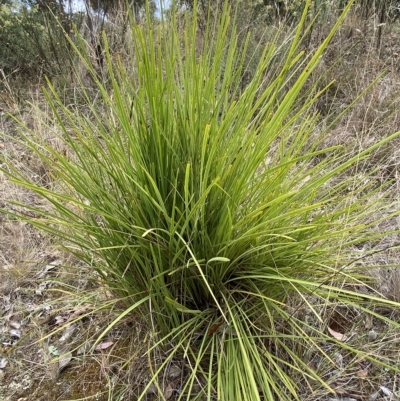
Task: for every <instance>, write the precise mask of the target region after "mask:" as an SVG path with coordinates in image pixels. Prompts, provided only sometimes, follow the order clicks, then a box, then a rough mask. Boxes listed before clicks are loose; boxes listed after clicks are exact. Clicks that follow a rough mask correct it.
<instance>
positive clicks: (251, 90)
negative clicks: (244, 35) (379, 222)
mask: <svg viewBox="0 0 400 401" xmlns="http://www.w3.org/2000/svg"><path fill="white" fill-rule="evenodd" d="M351 3H352V2H350V3H349V5H348V6H347V7H346V9H345V11H344V13H343V14H342V16H341V17H340V18H339V19H338V21H337V23H336V24H335V26H334V27H333V29H332V31H331V32H330V33H329V35H328V36H327V38H326V39H325V40H324V41H323V43H322V44H321V46H320V47H319V48H318V49H316V51H315V52H314V53H313V54H312V55H310V56H308V57H306V56H305V55H304V54H303V53H302V52H301V51H300V49H299V46H300V44H301V42H302V39H303V33H304V32H306V31H307V30H306V29H305V26H304V21H305V19H306V16H307V9H305V11H304V13H303V15H302V18H301V20H300V22H299V25H298V27H297V30H296V32H295V33H294V36H293V39H292V44H291V47H290V50H289V51H288V52H287V57H286V60H285V62H284V63H283V64H282V67H281V70H280V71H279V73H278V74H277V75H276V76H275V77H274V78H271V77H270V75H269V74H268V69H269V67H270V64H271V60H273V59H274V55H275V54H276V52H277V51H278V50H279V49H277V46H276V44H275V43H274V42H271V43H269V44H268V45H267V46H265V49H264V51H263V53H262V55H261V57H260V61H259V63H258V65H257V68H256V70H255V73H254V76H253V77H252V78H251V80H250V82H249V83H248V84H247V86H246V87H245V88H242V82H241V78H242V74H243V71H244V69H245V67H246V65H245V59H246V57H245V55H246V44H247V43H248V41H244V43H243V47H242V48H238V45H237V37H238V36H237V33H236V31H235V28H234V26H235V24H234V23H231V18H234V16H233V17H231V13H230V10H229V8H228V6H227V4H225V5H224V8H223V10H222V12H221V15H220V16H219V18H217V23H215V22H213V23H209V24H208V25H207V27H206V30H205V33H204V37H203V38H202V40H201V41H198V40H197V39H198V36H197V34H198V32H197V20H196V13H195V12H194V13H193V14H190V13H187V16H186V20H185V23H184V27H183V28H182V29H181V28H179V26H178V25H177V24H176V23H175V19H174V15H173V14H172V18H171V20H169V22H168V23H160V24H159V25H158V26H156V27H153V26H152V25H151V22H150V21H149V23H148V25H147V26H144V27H143V26H140V25H137V24H135V23H133V22H132V25H131V28H132V36H133V38H134V44H135V48H134V57H133V58H132V64H131V65H128V66H124V65H122V63H120V62H119V61H118V60H114V59H112V57H111V55H110V51H109V49H108V47H107V40H106V37H104V42H105V56H106V66H107V73H108V76H109V80H108V82H107V84H104V83H103V82H102V81H101V80H100V78H99V76H98V75H97V74H96V71H94V69H93V67H92V66H91V63H90V59H89V56H88V55H87V53H85V51H84V50H82V49H84V42H83V41H82V42H81V45H82V46H81V47H80V48H79V49H77V51H78V53H79V54H80V57H81V60H82V61H83V62H84V63H86V67H87V68H88V69H89V71H90V72H91V74H92V77H93V79H94V81H95V82H96V85H97V88H98V91H99V98H100V99H101V102H99V101H98V100H96V102H95V101H93V100H92V99H91V98H90V96H89V95H87V102H88V105H89V108H88V111H86V112H85V113H83V112H80V111H79V109H74V108H71V107H67V106H65V105H64V104H63V102H62V100H61V98H60V97H59V96H58V94H57V93H56V91H55V90H54V89H53V88H52V86H51V85H49V87H48V89H47V90H46V96H47V100H48V103H49V105H50V107H51V113H47V114H46V115H44V116H43V123H46V124H48V127H49V130H50V129H53V135H54V136H55V137H57V138H58V139H59V140H61V141H62V142H63V144H64V145H63V150H62V151H60V150H59V149H60V148H55V147H53V146H52V145H51V141H43V140H41V138H39V137H37V136H35V133H34V132H30V133H28V134H26V135H24V136H23V139H22V141H23V142H24V143H25V144H26V146H28V148H30V149H31V150H32V151H33V152H34V153H36V155H38V156H39V157H40V158H41V159H42V160H43V163H44V164H45V165H47V166H48V168H49V173H48V174H49V176H51V177H52V179H53V183H52V185H46V186H45V187H43V186H41V185H40V184H37V183H34V182H32V181H31V179H30V178H29V177H27V176H24V174H23V172H21V171H19V170H18V169H16V168H13V166H12V161H11V162H9V163H8V169H7V170H6V172H7V174H8V175H9V176H10V177H11V178H12V180H13V181H14V182H15V183H17V184H19V185H21V186H23V187H25V188H28V189H30V190H32V191H34V192H36V193H37V194H39V195H40V196H41V197H43V198H45V199H46V200H48V201H49V202H50V203H51V204H52V205H53V209H52V210H50V211H49V210H48V209H47V210H43V209H42V208H40V207H34V206H32V207H30V209H32V210H34V211H35V213H36V214H39V215H40V216H41V217H40V218H33V219H29V218H26V217H24V216H23V215H22V216H19V217H20V218H23V219H24V218H25V219H27V220H28V221H29V222H30V223H31V224H33V225H35V226H36V227H39V228H40V229H43V230H45V231H47V232H48V233H51V234H52V235H54V236H55V238H57V241H59V242H60V243H62V244H63V245H64V246H65V247H66V248H67V249H68V250H69V251H70V252H71V253H73V254H75V255H77V256H78V257H79V258H80V259H82V260H83V261H86V262H87V263H88V264H89V265H91V266H92V267H93V269H95V270H96V272H97V273H98V274H99V276H100V277H101V279H102V280H103V281H104V283H106V284H107V286H108V288H109V290H110V291H112V292H113V293H114V294H115V296H116V297H118V299H120V300H122V301H124V302H125V305H126V310H125V311H124V312H122V313H121V314H120V316H119V317H118V318H117V319H116V320H115V321H114V322H113V324H112V325H111V326H109V327H108V328H107V329H106V330H105V332H104V333H102V334H100V335H99V340H100V338H101V337H102V336H103V335H104V334H105V333H106V332H107V330H109V329H110V328H111V327H112V326H113V325H115V324H117V323H118V321H120V320H121V319H123V318H124V317H125V316H126V315H127V314H129V313H132V312H134V311H136V313H140V314H142V316H145V317H147V318H148V319H149V321H150V322H151V325H152V328H153V331H154V333H153V334H154V336H153V339H154V342H153V346H152V347H150V349H149V351H148V352H149V355H150V354H151V353H152V352H153V351H154V350H155V349H156V347H160V346H161V347H165V346H166V345H167V344H172V345H173V348H172V350H171V349H170V352H169V354H168V356H167V357H166V358H165V360H164V361H163V362H162V364H161V365H160V366H156V367H153V368H154V369H153V381H154V383H155V384H156V385H157V386H158V381H157V379H158V377H159V376H160V375H161V372H162V371H163V369H164V368H165V366H167V364H168V363H170V361H171V360H173V359H176V358H180V359H182V358H183V359H184V360H185V361H186V364H187V366H188V369H189V370H190V373H189V374H188V375H187V377H186V381H185V383H183V384H182V388H181V392H180V394H179V395H178V396H177V398H178V399H204V397H207V399H212V398H214V397H215V396H217V397H218V398H219V399H222V400H262V399H266V400H274V399H276V398H279V399H282V400H291V399H293V398H295V399H296V398H298V395H297V385H296V383H294V382H293V380H292V379H291V374H290V372H292V371H296V372H303V375H304V378H305V379H306V380H309V379H312V380H315V381H316V382H317V383H320V384H321V385H323V386H325V387H327V388H328V389H329V386H328V384H326V383H325V381H324V380H323V378H321V377H320V375H319V374H318V372H317V371H315V370H314V369H312V368H311V367H310V366H309V364H308V363H307V359H306V358H304V355H303V354H302V353H301V351H300V350H301V349H302V348H301V347H300V346H299V344H300V343H306V344H307V345H308V347H309V348H312V349H313V350H315V352H320V353H321V355H322V356H323V357H324V358H325V359H326V362H327V363H333V362H332V359H331V358H330V356H329V354H328V353H326V352H325V351H323V349H322V348H321V346H320V344H321V342H322V341H327V340H329V341H333V342H335V343H336V344H337V345H338V346H341V347H344V348H345V349H346V350H347V351H349V352H354V353H356V354H357V353H358V354H359V355H361V356H362V357H364V358H366V359H370V360H374V361H375V362H378V363H381V364H383V365H385V364H386V363H385V361H384V360H382V361H379V360H378V359H377V358H374V357H372V356H371V355H368V354H367V353H366V352H364V353H363V352H362V351H358V350H357V349H355V348H354V347H352V346H351V345H350V344H346V343H344V342H341V341H340V340H338V339H335V338H332V337H329V334H327V332H326V330H325V329H326V325H324V322H323V319H322V318H321V316H320V315H319V313H318V308H317V307H316V306H315V305H316V304H317V303H318V302H328V303H340V304H343V305H349V306H351V307H354V308H357V309H360V310H366V309H367V308H368V306H369V305H370V304H371V303H373V304H374V305H381V306H385V305H386V306H392V307H393V306H397V304H396V303H395V302H393V301H389V300H385V299H383V298H382V297H380V296H379V294H376V293H374V292H373V290H372V289H371V288H370V287H368V277H367V276H366V275H362V274H360V273H359V272H358V271H357V270H356V269H355V268H354V263H353V262H354V259H352V256H353V255H352V253H351V246H353V245H356V244H362V243H363V242H366V241H367V240H368V241H371V240H373V239H379V238H381V237H382V236H385V235H387V233H385V232H373V227H374V226H375V225H376V219H375V220H374V219H373V218H371V216H374V215H375V213H378V212H379V216H382V215H384V212H385V210H386V209H385V208H386V203H385V202H384V200H383V195H382V196H379V194H380V193H384V189H385V188H384V187H382V185H380V184H377V183H376V182H375V181H374V180H373V177H372V175H371V178H370V179H366V180H364V181H363V182H357V178H356V177H352V176H348V175H346V174H345V173H346V172H348V171H353V170H354V166H355V165H357V163H359V162H360V161H361V160H364V159H365V158H367V157H368V155H369V154H370V153H371V152H372V151H373V150H375V149H377V148H379V147H380V146H382V145H383V144H385V143H387V142H389V141H390V140H391V139H393V138H394V137H396V136H398V134H399V133H396V134H393V135H391V136H388V137H387V138H385V139H384V140H382V141H380V142H379V143H375V144H374V145H372V146H370V147H369V148H368V149H366V150H363V151H362V152H360V153H358V154H353V155H349V154H348V153H347V152H346V149H342V148H341V147H339V146H334V147H329V148H323V149H321V147H320V146H319V145H320V144H321V143H322V141H324V140H325V139H326V138H325V135H326V133H323V134H321V135H320V136H318V135H317V133H316V124H317V122H318V115H316V114H313V113H312V110H313V105H314V103H315V101H316V100H317V98H318V96H315V95H314V94H313V93H312V89H310V95H309V96H308V97H307V96H304V93H303V94H302V99H305V100H304V103H303V104H302V105H301V107H299V105H298V104H297V103H296V100H297V97H298V95H299V93H300V92H301V90H302V89H303V88H304V85H305V83H306V82H307V79H308V78H309V76H310V74H311V73H312V72H313V70H314V69H315V68H316V66H317V65H318V61H319V59H320V57H321V55H322V53H323V52H324V50H325V49H326V47H327V46H328V44H329V41H330V40H331V38H332V36H333V35H334V33H335V31H336V30H337V29H338V27H339V25H340V23H341V22H342V20H343V19H344V17H345V14H346V12H347V11H348V10H349V8H350V7H351ZM210 21H211V19H210ZM213 21H215V19H213ZM199 43H200V45H199ZM294 76H296V77H297V78H296V79H295V80H293V77H294ZM265 77H268V81H266V78H265ZM292 81H293V83H292V84H291V85H288V82H292ZM82 91H83V93H84V88H82ZM54 127H56V129H54ZM350 169H353V170H350ZM371 174H372V173H371ZM344 177H346V178H344ZM360 286H363V288H364V291H363V292H362V293H360V292H357V288H359V287H360ZM293 299H297V300H298V304H297V305H298V306H297V308H301V307H302V306H303V305H307V307H308V309H309V311H310V313H311V314H312V315H313V316H314V319H312V321H314V322H318V324H311V323H309V321H310V320H303V319H301V318H300V317H299V316H298V315H297V314H296V310H293V309H291V308H289V307H288V304H289V303H292V300H293ZM373 313H374V316H376V317H380V318H382V319H384V320H386V321H387V322H389V319H387V318H385V317H383V316H379V315H378V314H377V313H375V312H373ZM393 324H395V323H393ZM149 360H151V358H150V357H149ZM386 365H387V364H386ZM387 367H389V368H392V367H391V366H390V365H387ZM150 385H151V383H149V384H148V385H147V387H146V388H144V390H143V393H142V396H144V395H145V394H146V391H147V389H148V388H149V387H150Z"/></svg>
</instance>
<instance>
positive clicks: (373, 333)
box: [368, 330, 378, 341]
mask: <svg viewBox="0 0 400 401" xmlns="http://www.w3.org/2000/svg"><path fill="white" fill-rule="evenodd" d="M377 337H378V333H377V332H376V331H375V330H370V331H369V333H368V338H369V341H375V340H376V338H377Z"/></svg>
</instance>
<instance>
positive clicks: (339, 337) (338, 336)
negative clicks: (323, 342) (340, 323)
mask: <svg viewBox="0 0 400 401" xmlns="http://www.w3.org/2000/svg"><path fill="white" fill-rule="evenodd" d="M328 331H329V333H330V335H331V336H332V337H334V338H336V340H339V341H344V340H345V339H346V336H345V335H344V334H341V333H338V332H337V331H335V330H333V329H331V328H330V327H329V326H328Z"/></svg>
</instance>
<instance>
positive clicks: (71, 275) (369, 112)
mask: <svg viewBox="0 0 400 401" xmlns="http://www.w3.org/2000/svg"><path fill="white" fill-rule="evenodd" d="M313 35H315V39H314V40H316V41H318V37H320V36H322V33H321V32H318V31H317V32H314V33H313ZM399 37H400V31H399V28H398V27H393V28H391V30H390V31H389V30H388V31H387V32H384V36H383V40H382V44H383V45H382V48H381V50H380V55H379V54H378V53H379V52H378V51H377V49H376V47H375V32H374V31H373V26H372V24H370V25H365V23H363V22H361V21H359V20H357V19H356V18H355V17H352V19H350V20H348V21H347V22H346V23H345V25H344V26H343V27H342V28H341V31H340V34H339V35H338V37H337V39H336V40H335V41H334V42H333V43H332V45H331V46H330V48H329V51H328V53H327V55H326V56H325V57H324V60H323V62H322V63H321V66H320V68H321V69H322V70H328V72H327V74H326V76H325V78H324V81H323V83H322V84H327V83H328V82H330V81H331V80H332V79H335V80H336V83H335V84H334V85H332V86H331V88H330V89H329V90H328V91H327V93H326V94H325V95H324V96H323V98H321V101H320V102H319V108H320V110H319V111H320V113H321V115H322V116H325V115H328V114H329V112H330V111H332V110H336V111H338V110H339V111H340V110H341V109H343V108H344V107H346V106H347V105H348V104H349V103H350V102H351V101H352V99H353V98H354V96H355V93H357V92H360V91H362V89H363V88H365V87H366V86H367V85H368V83H369V82H371V81H372V80H373V79H374V78H375V77H376V75H377V74H379V72H381V71H382V70H383V69H386V70H387V74H386V75H385V76H384V77H383V78H382V79H381V80H380V81H379V83H378V84H377V85H376V86H375V87H374V88H373V89H372V90H371V91H369V92H368V93H367V94H366V95H365V96H364V97H363V98H362V99H361V100H360V101H359V103H358V104H357V105H356V106H355V107H354V108H353V109H352V110H351V112H350V113H349V114H347V116H346V117H345V118H343V119H341V120H340V121H338V122H337V123H336V125H335V126H334V129H333V132H332V135H331V136H330V137H329V138H328V139H327V141H328V142H329V143H328V144H330V145H332V144H343V145H346V144H349V145H350V146H353V147H354V148H355V149H357V150H359V149H360V148H364V147H366V146H368V145H369V144H371V142H372V141H375V140H377V139H378V138H380V137H383V136H385V135H387V134H389V133H392V132H395V131H398V130H399V129H400V107H399V102H400V96H399V95H400V68H399V66H398V65H399V64H398V61H399V55H400V45H399V43H400V42H399ZM311 43H312V42H311ZM343 51H344V56H343V57H342V58H341V59H340V60H339V61H338V62H337V63H336V64H334V65H333V61H334V60H335V59H336V58H337V57H338V56H339V54H343ZM330 67H331V68H330ZM316 73H317V74H318V73H321V71H317V72H316ZM3 84H4V82H3ZM6 89H7V90H8V92H9V93H8V94H7V96H6V97H4V98H3V97H2V98H1V99H0V101H1V102H2V104H1V105H0V106H1V107H0V108H1V110H2V111H1V113H2V114H1V117H0V124H1V125H0V128H1V131H2V132H4V133H6V134H8V135H13V134H14V132H15V130H16V125H15V123H14V122H13V121H12V120H11V119H10V118H9V117H7V116H6V114H5V112H10V113H11V114H14V115H15V116H16V117H17V118H21V119H22V120H23V121H24V122H25V123H26V124H27V125H29V126H31V127H33V128H34V129H35V131H36V132H37V133H39V134H40V135H43V136H46V137H48V136H49V135H50V134H49V133H48V132H43V129H42V127H41V125H40V122H39V119H38V118H37V116H36V115H35V111H34V110H33V109H31V108H29V107H28V106H26V105H24V104H23V102H22V101H21V99H19V100H18V99H16V98H15V97H13V96H12V94H13V91H12V88H11V86H8V87H7V88H6ZM39 93H40V92H39V91H38V90H37V89H33V90H32V89H30V92H29V95H26V99H28V100H31V101H32V100H33V102H35V103H37V104H41V105H43V104H44V103H43V99H42V98H41V96H40V94H39ZM4 99H6V100H7V101H5V100H4ZM26 99H25V100H26ZM16 103H19V107H16ZM21 108H24V110H23V111H22V109H21ZM323 124H328V122H327V121H326V120H323V121H322V125H323ZM0 135H1V134H0ZM399 145H400V144H399V143H393V144H391V145H390V146H387V147H385V148H384V149H380V150H379V151H377V152H375V155H374V157H373V159H372V161H371V160H370V161H369V162H368V163H365V164H363V165H361V166H359V171H358V173H359V174H360V177H362V171H363V169H367V170H371V169H376V174H377V175H378V176H379V177H380V179H381V181H383V182H386V181H388V180H393V184H392V185H391V186H390V187H389V189H388V192H387V194H385V196H386V198H387V200H388V202H389V201H396V200H397V199H398V197H399V190H400V188H399V186H400V184H399V178H400V177H399V174H400V172H399V149H400V147H399ZM0 152H1V153H2V155H3V156H4V157H6V158H8V159H10V158H11V159H12V160H13V162H15V163H17V164H20V165H23V166H24V168H25V169H27V170H28V171H29V174H32V176H33V177H35V179H37V180H39V181H40V182H42V183H43V184H44V185H52V182H51V178H50V177H49V176H48V174H47V171H46V170H45V169H44V168H43V166H42V165H41V164H40V162H38V161H37V160H34V159H32V157H31V155H30V154H29V153H28V152H27V151H26V150H25V149H23V148H22V147H21V148H18V147H17V146H16V145H12V144H11V143H9V142H8V141H7V139H6V138H5V137H0ZM11 200H17V201H19V202H22V203H24V204H27V205H32V204H35V205H37V204H38V203H39V202H43V200H41V199H38V198H36V197H35V196H34V195H32V193H30V192H29V191H26V190H22V189H21V188H18V187H16V186H14V185H13V184H12V183H10V182H9V181H8V180H7V179H6V177H5V176H4V174H2V173H0V207H2V208H5V209H6V210H9V211H12V210H13V208H16V206H13V205H12V204H11V203H10V201H11ZM385 224H390V225H391V227H392V228H393V230H398V229H399V225H400V222H399V221H398V219H391V220H389V221H388V222H386V223H385ZM380 228H381V227H379V226H378V227H377V228H376V229H377V230H379V229H380ZM399 241H400V239H399V238H397V237H395V236H394V237H393V238H387V239H385V241H384V243H382V244H378V245H376V244H375V248H376V249H379V248H384V249H386V251H382V252H378V253H375V254H373V255H372V256H370V257H369V258H362V257H360V260H359V261H358V262H357V265H358V266H359V267H360V269H361V268H365V267H368V264H369V263H370V262H371V261H373V262H374V263H375V264H379V265H381V266H382V268H381V269H380V270H379V271H375V272H374V273H373V275H374V277H376V282H374V283H372V284H371V288H373V289H375V290H376V291H378V292H380V293H382V294H383V295H384V296H385V297H388V298H390V299H393V300H396V301H400V272H399V269H397V268H396V267H397V266H398V264H399V257H400V255H399V252H398V251H397V250H396V249H395V247H396V246H397V245H398V243H399ZM370 246H371V245H370V244H365V248H363V249H355V250H354V253H355V254H359V255H360V256H362V255H363V253H365V252H366V251H369V250H370ZM375 248H374V249H375ZM360 290H361V291H363V290H365V291H369V289H366V288H364V289H360ZM0 297H1V299H0V308H1V313H2V319H1V323H0V338H1V356H0V368H1V369H0V375H1V376H0V381H1V387H0V399H3V400H5V401H14V400H15V401H17V400H21V401H22V400H43V401H45V400H73V399H82V398H84V397H92V398H87V399H94V400H117V399H118V400H134V399H136V397H137V395H138V394H139V391H140V389H143V388H144V386H146V384H147V378H148V375H149V368H148V367H149V365H157V363H159V362H160V361H161V360H162V359H163V355H162V353H161V351H159V353H158V354H156V355H153V354H152V355H151V357H150V361H149V357H148V356H147V355H144V350H145V349H146V348H147V344H148V343H149V341H150V338H149V331H148V330H147V329H146V325H145V324H144V323H143V322H139V321H136V320H135V319H133V318H130V320H129V319H127V320H125V321H123V323H122V324H121V325H120V326H119V327H118V329H113V330H112V331H111V332H110V333H109V334H108V335H107V337H105V338H104V339H103V340H102V341H101V342H100V343H99V344H98V345H97V349H94V350H93V349H92V348H93V347H92V345H93V344H94V338H95V335H96V334H98V333H99V332H101V330H102V329H103V328H104V327H106V325H107V324H108V323H109V322H110V321H111V319H112V317H113V314H114V310H115V311H117V310H118V305H115V306H114V307H113V308H111V311H110V310H108V311H106V312H101V311H100V312H97V313H95V314H91V312H92V311H93V309H95V308H96V307H98V306H99V305H101V303H104V302H105V301H107V300H108V298H109V294H108V293H107V291H106V289H104V288H101V287H100V286H99V284H98V283H97V281H96V277H94V276H93V274H92V273H91V271H90V267H87V266H82V265H81V264H80V263H79V261H77V260H75V259H74V258H73V257H71V256H69V255H67V254H66V253H64V252H62V251H61V250H59V249H58V248H57V247H56V245H55V244H54V243H53V241H52V239H51V238H49V237H44V236H43V235H42V234H41V233H39V232H38V231H36V230H35V229H33V228H32V227H31V226H30V225H29V224H27V223H24V222H19V221H15V220H13V219H12V218H11V217H10V216H6V215H4V214H2V215H0ZM296 302H297V301H296V300H293V305H288V308H293V310H294V311H295V313H296V314H302V316H303V318H304V319H309V320H310V322H311V321H312V319H313V315H312V314H310V311H309V310H307V308H306V307H305V305H299V304H298V303H297V304H296ZM310 302H313V301H312V300H310ZM314 308H315V310H316V311H317V312H318V313H319V315H320V316H321V317H322V320H323V323H321V322H317V321H315V322H313V323H314V324H316V325H321V324H323V325H325V326H326V328H327V327H329V328H330V329H331V330H333V333H334V334H333V335H334V336H336V335H337V336H342V337H340V338H341V339H342V340H343V341H346V342H348V343H349V344H351V345H353V346H357V347H358V348H359V349H361V350H363V351H364V352H366V353H370V354H375V355H380V356H381V358H382V359H383V360H385V361H386V362H387V363H388V364H390V365H392V366H393V364H394V366H395V365H397V366H400V351H399V349H400V330H397V331H393V329H392V331H388V327H387V326H386V325H385V324H384V323H382V322H378V321H376V320H375V319H374V317H373V314H368V313H360V312H357V311H356V310H351V309H349V308H346V309H344V308H342V307H341V306H340V305H335V304H332V305H327V304H323V305H318V304H315V305H314ZM371 312H374V306H373V305H371ZM380 312H381V313H383V314H386V315H387V316H390V317H392V318H394V320H396V321H400V311H393V310H387V311H380ZM82 316H85V317H83V318H81V317H82ZM77 318H81V319H80V320H79V321H75V319H77ZM65 324H67V326H65ZM326 328H325V329H326ZM54 330H55V333H54V334H52V335H51V333H52V332H53V331H54ZM43 338H44V339H43ZM40 339H43V340H42V341H39V340H40ZM319 345H320V347H321V348H322V349H323V350H324V351H325V352H326V353H327V354H329V355H331V357H332V359H333V361H334V363H335V366H336V369H332V366H329V367H328V366H324V365H323V364H322V363H321V359H320V358H319V356H318V352H317V351H316V350H312V349H302V348H301V347H302V346H303V345H302V344H301V343H299V344H295V346H296V347H298V348H299V349H298V354H300V353H301V352H303V355H304V358H307V361H308V363H309V366H310V367H312V368H313V369H315V370H317V371H318V373H319V374H320V375H321V377H322V378H323V379H324V380H325V381H326V382H327V383H328V384H329V385H330V386H331V388H332V389H333V390H334V391H335V393H329V391H328V390H327V389H326V388H324V387H322V386H321V385H320V384H319V383H313V382H310V383H305V382H304V380H303V377H302V376H301V375H300V373H296V372H293V375H294V376H296V375H298V376H299V383H302V384H300V389H299V391H300V397H301V399H303V400H307V401H314V400H315V401H317V400H322V401H324V400H326V401H328V400H329V401H330V400H342V401H352V400H370V401H379V400H395V399H400V398H397V396H398V397H400V383H399V381H400V375H399V374H395V373H393V372H391V371H389V370H388V369H386V368H384V367H381V366H376V365H371V364H370V363H369V362H368V361H367V360H365V359H361V358H354V356H353V355H352V354H350V353H349V354H345V353H344V352H343V350H339V348H338V349H336V348H335V345H334V344H333V343H332V344H329V343H324V344H319ZM128 360H129V361H130V362H131V363H129V364H126V362H127V361H128ZM149 362H151V363H149ZM185 369H188V367H184V366H182V365H181V364H180V361H176V365H173V366H169V367H168V369H166V372H165V374H164V381H163V382H162V383H160V390H161V391H162V392H163V396H164V397H165V398H166V399H170V400H173V399H174V396H175V394H177V392H178V391H179V388H180V383H181V382H182V381H183V380H184V378H185ZM157 393H158V390H157V389H156V388H155V387H154V386H153V387H150V388H149V390H148V399H160V397H159V396H158V395H157Z"/></svg>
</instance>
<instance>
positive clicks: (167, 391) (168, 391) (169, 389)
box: [164, 383, 174, 400]
mask: <svg viewBox="0 0 400 401" xmlns="http://www.w3.org/2000/svg"><path fill="white" fill-rule="evenodd" d="M173 394H174V389H173V387H172V384H171V383H169V384H168V386H167V388H166V389H165V391H164V397H165V399H166V400H169V399H170V398H171V397H172V395H173Z"/></svg>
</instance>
